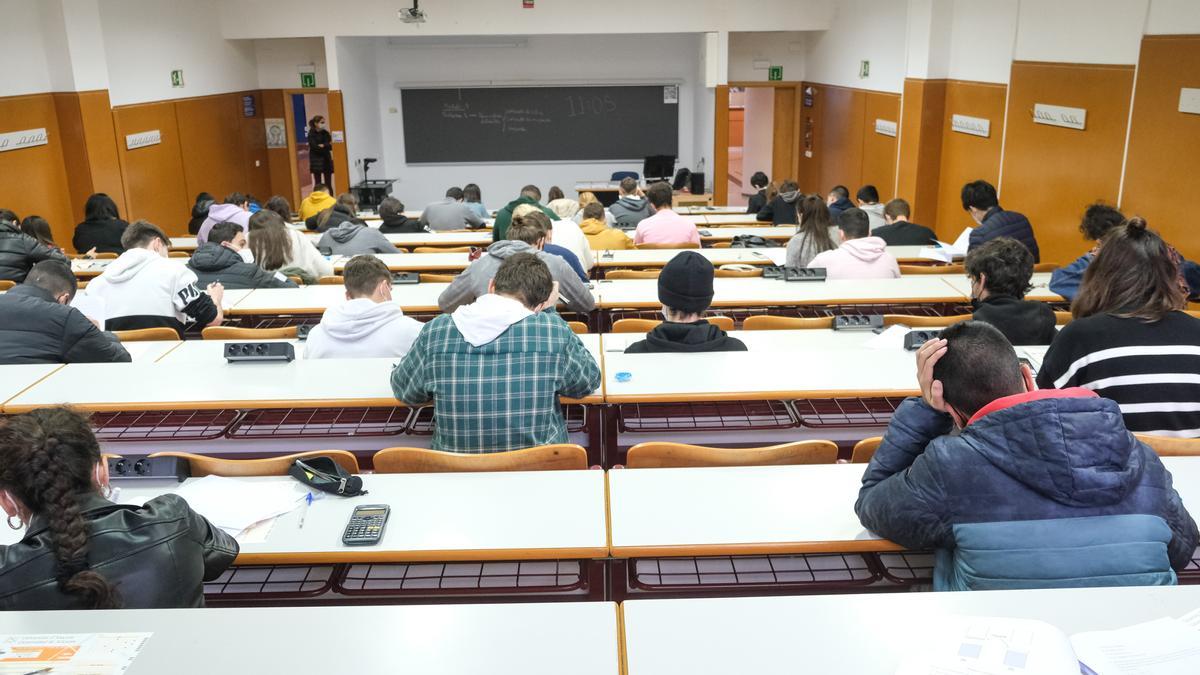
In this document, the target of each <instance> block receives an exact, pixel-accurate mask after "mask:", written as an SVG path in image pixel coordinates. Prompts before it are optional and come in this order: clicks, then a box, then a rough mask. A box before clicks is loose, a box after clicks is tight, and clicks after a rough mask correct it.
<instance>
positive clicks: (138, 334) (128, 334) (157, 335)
mask: <svg viewBox="0 0 1200 675" xmlns="http://www.w3.org/2000/svg"><path fill="white" fill-rule="evenodd" d="M113 335H116V336H117V339H118V340H120V341H121V342H151V341H154V340H178V339H179V333H176V332H175V329H174V328H167V327H166V326H161V327H159V328H139V329H137V330H114V331H113Z"/></svg>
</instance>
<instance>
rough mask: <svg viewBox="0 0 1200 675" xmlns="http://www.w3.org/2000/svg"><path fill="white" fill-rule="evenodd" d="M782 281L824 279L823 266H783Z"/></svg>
mask: <svg viewBox="0 0 1200 675" xmlns="http://www.w3.org/2000/svg"><path fill="white" fill-rule="evenodd" d="M783 280H784V281H825V268H824V267H785V268H783Z"/></svg>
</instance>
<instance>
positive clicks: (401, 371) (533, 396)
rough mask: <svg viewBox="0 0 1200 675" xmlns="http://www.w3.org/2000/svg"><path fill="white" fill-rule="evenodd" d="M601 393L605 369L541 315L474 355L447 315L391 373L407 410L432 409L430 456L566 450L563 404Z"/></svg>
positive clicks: (555, 321)
mask: <svg viewBox="0 0 1200 675" xmlns="http://www.w3.org/2000/svg"><path fill="white" fill-rule="evenodd" d="M599 386H600V367H599V366H598V365H597V364H596V360H595V359H594V358H592V355H591V353H589V352H588V350H587V347H584V346H583V342H581V341H580V340H579V338H578V337H577V336H576V335H575V334H574V333H572V332H571V329H570V328H569V327H568V326H567V324H566V322H564V321H563V320H562V318H561V317H559V316H558V314H556V313H555V312H537V313H534V314H533V315H531V316H528V317H526V318H524V319H522V320H521V321H518V322H517V323H515V324H513V325H512V326H509V328H508V329H507V330H506V331H504V332H503V333H501V334H500V336H499V337H497V338H496V339H495V340H493V341H491V342H489V343H487V344H485V345H481V346H479V347H475V346H473V345H471V344H470V343H468V342H467V341H466V340H465V339H464V338H463V335H462V333H461V332H460V331H459V330H458V327H457V326H455V325H454V320H453V319H452V318H451V316H450V315H449V314H442V315H440V316H438V317H437V318H435V319H434V320H432V321H430V322H428V323H426V324H425V327H424V328H423V329H421V334H420V335H418V336H417V340H416V342H414V343H413V346H412V348H411V349H410V350H409V351H408V354H407V355H405V357H404V360H403V361H401V362H400V364H399V365H398V366H396V367H395V369H393V370H392V392H393V393H394V394H395V396H396V398H398V399H400V400H401V401H404V402H405V403H406V404H408V405H414V406H415V405H420V404H423V403H428V402H429V401H430V399H432V400H433V402H434V415H435V417H436V420H437V422H436V425H435V429H434V432H433V448H434V449H435V450H447V451H450V452H469V453H487V452H503V451H506V450H519V449H521V448H528V447H532V446H536V445H546V444H550V443H566V442H567V425H566V422H565V421H564V420H563V416H562V407H561V406H560V405H559V402H558V397H559V396H565V397H567V398H582V397H584V396H587V395H588V394H591V393H592V392H593V391H595V390H596V388H597V387H599Z"/></svg>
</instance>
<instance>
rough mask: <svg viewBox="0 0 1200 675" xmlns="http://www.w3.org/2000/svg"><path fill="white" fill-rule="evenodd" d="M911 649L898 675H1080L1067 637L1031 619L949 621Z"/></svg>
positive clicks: (963, 618) (939, 624)
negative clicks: (1002, 674)
mask: <svg viewBox="0 0 1200 675" xmlns="http://www.w3.org/2000/svg"><path fill="white" fill-rule="evenodd" d="M928 635H929V638H928V639H927V640H924V641H923V642H922V643H921V644H918V645H915V646H914V649H913V652H912V653H911V654H910V655H909V657H908V658H906V659H905V660H904V661H903V663H901V665H900V668H899V669H898V670H897V671H896V674H897V675H968V674H969V675H993V674H995V675H999V674H1000V673H1007V674H1008V675H1065V674H1068V673H1078V672H1079V662H1078V660H1077V659H1076V658H1075V655H1074V654H1073V653H1072V652H1071V644H1070V642H1069V641H1068V640H1067V636H1066V635H1065V634H1063V632H1062V631H1061V630H1059V629H1058V628H1055V627H1054V626H1052V625H1050V624H1048V623H1045V622H1042V621H1035V620H1030V619H1001V618H994V617H950V618H948V619H946V620H945V621H942V622H939V623H938V624H935V626H933V627H931V629H930V631H929V632H928Z"/></svg>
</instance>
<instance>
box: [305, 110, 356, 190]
mask: <svg viewBox="0 0 1200 675" xmlns="http://www.w3.org/2000/svg"><path fill="white" fill-rule="evenodd" d="M317 115H321V116H322V117H324V118H325V120H326V122H328V121H329V97H328V96H327V95H325V94H292V129H293V130H294V132H295V141H296V176H297V177H298V178H299V181H300V199H304V198H305V197H307V196H308V195H309V193H311V192H312V189H313V179H312V172H311V171H310V170H309V166H308V121H309V120H310V119H312V118H313V117H315V116H317ZM343 180H346V179H344V178H343ZM337 181H338V176H336V175H335V176H334V177H333V182H334V185H330V186H329V189H330V191H331V192H332V193H333V194H337Z"/></svg>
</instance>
